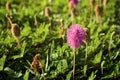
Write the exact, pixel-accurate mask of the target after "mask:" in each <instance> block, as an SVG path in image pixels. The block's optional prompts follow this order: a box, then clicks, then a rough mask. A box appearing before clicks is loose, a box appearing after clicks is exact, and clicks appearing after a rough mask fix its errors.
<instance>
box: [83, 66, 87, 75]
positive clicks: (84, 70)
mask: <svg viewBox="0 0 120 80" xmlns="http://www.w3.org/2000/svg"><path fill="white" fill-rule="evenodd" d="M86 71H87V65H85V66H84V69H83V72H84V76H86Z"/></svg>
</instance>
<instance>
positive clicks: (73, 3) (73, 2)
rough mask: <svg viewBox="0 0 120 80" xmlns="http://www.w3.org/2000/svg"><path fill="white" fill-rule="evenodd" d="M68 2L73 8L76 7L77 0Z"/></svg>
mask: <svg viewBox="0 0 120 80" xmlns="http://www.w3.org/2000/svg"><path fill="white" fill-rule="evenodd" d="M70 2H71V4H72V5H73V6H76V5H77V4H78V0H70Z"/></svg>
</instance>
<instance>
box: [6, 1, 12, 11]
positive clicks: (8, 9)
mask: <svg viewBox="0 0 120 80" xmlns="http://www.w3.org/2000/svg"><path fill="white" fill-rule="evenodd" d="M10 9H11V3H10V2H7V3H6V10H7V11H10Z"/></svg>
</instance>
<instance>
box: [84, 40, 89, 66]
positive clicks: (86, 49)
mask: <svg viewBox="0 0 120 80" xmlns="http://www.w3.org/2000/svg"><path fill="white" fill-rule="evenodd" d="M85 45H86V53H85V64H86V62H87V54H88V48H87V47H88V43H87V42H86V41H85Z"/></svg>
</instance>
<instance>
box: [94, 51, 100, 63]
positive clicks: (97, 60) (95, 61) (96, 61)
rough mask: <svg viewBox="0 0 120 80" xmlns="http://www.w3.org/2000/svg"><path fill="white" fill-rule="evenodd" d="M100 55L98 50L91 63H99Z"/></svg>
mask: <svg viewBox="0 0 120 80" xmlns="http://www.w3.org/2000/svg"><path fill="white" fill-rule="evenodd" d="M101 57H102V51H100V52H99V53H98V54H96V55H95V58H94V60H93V63H94V64H96V63H99V62H100V61H101Z"/></svg>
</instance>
